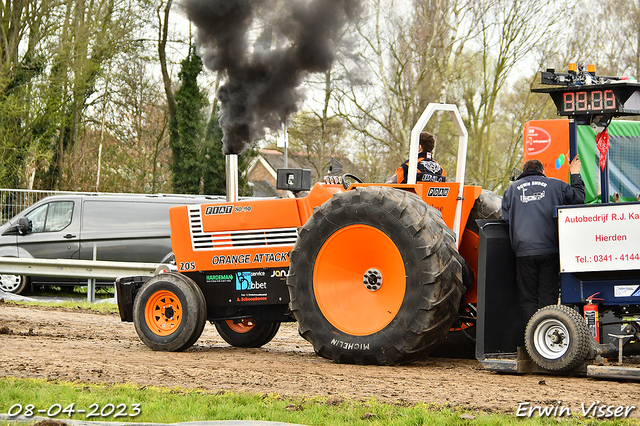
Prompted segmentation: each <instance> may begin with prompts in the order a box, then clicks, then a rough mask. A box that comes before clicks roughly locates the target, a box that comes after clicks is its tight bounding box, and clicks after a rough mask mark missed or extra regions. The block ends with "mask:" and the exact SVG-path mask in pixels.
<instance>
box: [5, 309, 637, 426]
mask: <svg viewBox="0 0 640 426" xmlns="http://www.w3.org/2000/svg"><path fill="white" fill-rule="evenodd" d="M0 348H1V350H0V376H2V377H5V376H10V377H23V378H25V377H35V378H42V379H48V380H53V379H61V380H78V381H82V382H93V383H100V382H103V383H135V384H139V385H160V386H168V387H173V386H180V387H184V388H202V389H208V390H221V389H224V390H232V391H249V392H260V393H273V394H280V395H290V396H324V397H328V398H352V399H368V398H375V399H377V400H379V401H382V402H398V401H407V402H426V403H435V404H438V405H444V406H453V407H462V408H464V409H470V410H474V411H485V412H507V413H515V410H516V409H517V408H518V403H519V402H529V403H531V405H549V404H558V401H562V406H564V407H567V406H568V407H570V409H571V411H572V412H576V413H578V412H580V404H581V403H585V404H586V405H587V406H589V405H591V404H592V403H594V402H597V401H600V402H601V403H603V404H611V405H616V406H618V405H634V406H636V407H638V406H640V385H638V384H637V383H624V382H622V383H621V382H614V381H596V380H592V379H586V378H574V377H553V376H533V375H531V376H513V375H501V374H496V373H491V372H488V371H486V370H484V369H483V367H482V366H481V365H480V364H479V363H478V362H476V361H472V360H450V359H427V360H424V361H421V362H416V363H412V364H409V365H405V366H400V367H376V366H354V365H343V364H335V363H333V362H330V361H328V360H325V359H322V358H319V357H317V356H316V355H315V354H314V352H313V349H312V348H311V346H310V345H309V344H308V343H307V342H306V341H304V340H303V339H302V338H301V337H299V335H298V333H297V329H296V325H295V324H283V326H282V327H281V328H280V331H279V332H278V334H277V335H276V337H275V338H274V340H273V341H272V342H270V343H269V344H267V345H266V346H264V347H263V348H261V349H240V348H232V347H229V346H228V345H227V344H226V343H225V342H224V341H223V340H222V339H221V338H220V337H219V336H218V334H217V332H216V330H215V327H214V326H212V325H210V324H207V326H206V327H205V330H204V333H203V335H202V337H201V338H200V340H199V341H198V342H197V343H196V345H195V346H194V347H193V348H191V349H189V350H188V351H186V352H182V353H163V352H153V351H151V350H150V349H148V348H147V347H146V346H144V345H143V344H142V343H141V342H140V340H139V339H138V336H137V335H136V332H135V330H134V328H133V324H132V323H122V322H120V318H119V316H117V315H115V314H110V315H107V314H96V313H89V312H84V311H70V310H59V309H48V308H34V307H30V308H27V307H22V306H16V305H11V304H2V302H0ZM631 417H635V418H640V408H639V409H636V410H633V411H632V415H631Z"/></svg>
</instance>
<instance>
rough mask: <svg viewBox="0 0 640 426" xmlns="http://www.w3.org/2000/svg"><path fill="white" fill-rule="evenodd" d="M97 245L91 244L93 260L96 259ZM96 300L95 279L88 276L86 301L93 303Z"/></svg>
mask: <svg viewBox="0 0 640 426" xmlns="http://www.w3.org/2000/svg"><path fill="white" fill-rule="evenodd" d="M97 257H98V247H97V246H96V245H95V244H94V245H93V260H97ZM95 300H96V279H95V278H89V279H88V280H87V302H88V303H93V302H94V301H95Z"/></svg>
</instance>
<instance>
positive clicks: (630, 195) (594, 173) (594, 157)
mask: <svg viewBox="0 0 640 426" xmlns="http://www.w3.org/2000/svg"><path fill="white" fill-rule="evenodd" d="M608 132H609V142H610V146H609V181H610V182H609V187H610V190H609V192H610V195H611V196H613V194H614V193H616V192H617V193H618V194H620V195H621V199H624V200H633V201H635V199H636V194H637V193H638V192H640V122H637V121H613V122H611V125H610V126H609V129H608ZM595 137H596V133H595V131H594V130H593V129H592V128H591V127H589V126H578V152H579V153H580V159H581V161H582V171H581V175H582V178H583V180H584V182H585V190H586V197H585V198H586V202H587V203H597V202H600V197H599V195H598V193H599V185H600V168H599V165H598V156H599V153H597V148H596V143H595Z"/></svg>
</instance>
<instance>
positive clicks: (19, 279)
mask: <svg viewBox="0 0 640 426" xmlns="http://www.w3.org/2000/svg"><path fill="white" fill-rule="evenodd" d="M28 286H29V277H26V276H24V275H7V274H3V275H0V290H2V291H4V292H5V293H11V294H22V293H24V292H25V291H26V289H27V287H28Z"/></svg>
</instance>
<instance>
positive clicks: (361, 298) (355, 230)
mask: <svg viewBox="0 0 640 426" xmlns="http://www.w3.org/2000/svg"><path fill="white" fill-rule="evenodd" d="M370 284H373V285H370ZM406 284H407V279H406V273H405V268H404V261H403V259H402V255H401V254H400V252H399V251H398V248H397V247H396V245H395V243H394V242H393V241H392V240H391V239H390V238H389V237H388V236H387V235H386V234H385V233H384V232H382V231H380V230H379V229H377V228H374V227H372V226H368V225H350V226H346V227H344V228H342V229H340V230H339V231H337V232H335V233H334V234H333V235H331V237H329V239H328V240H327V241H326V242H325V243H324V244H323V245H322V248H321V249H320V252H319V253H318V256H317V259H316V263H315V266H314V269H313V292H314V294H315V297H316V301H317V302H318V306H319V307H320V310H321V311H322V313H323V315H324V317H325V318H326V319H327V321H329V323H331V325H333V326H334V327H336V328H337V329H338V330H340V331H343V332H345V333H348V334H350V335H354V336H366V335H369V334H373V333H376V332H378V331H380V330H382V329H383V328H384V327H386V326H387V325H388V324H389V323H390V322H391V321H392V320H393V319H394V318H395V317H396V315H397V313H398V311H399V310H400V306H401V305H402V302H403V300H404V295H405V290H406Z"/></svg>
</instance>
